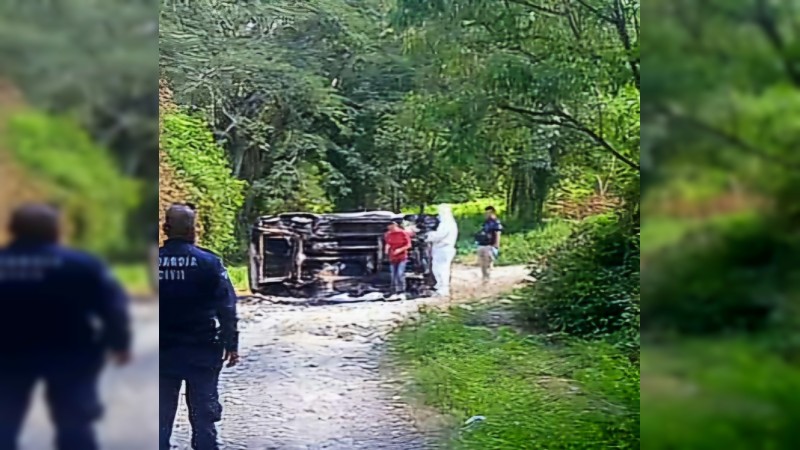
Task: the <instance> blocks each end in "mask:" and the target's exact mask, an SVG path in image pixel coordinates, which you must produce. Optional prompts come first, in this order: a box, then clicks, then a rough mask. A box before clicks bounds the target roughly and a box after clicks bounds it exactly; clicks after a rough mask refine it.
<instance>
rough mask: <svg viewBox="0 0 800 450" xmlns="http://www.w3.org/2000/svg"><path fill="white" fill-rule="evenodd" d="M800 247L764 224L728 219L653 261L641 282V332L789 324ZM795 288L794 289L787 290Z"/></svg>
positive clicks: (791, 236) (694, 234) (711, 330)
mask: <svg viewBox="0 0 800 450" xmlns="http://www.w3.org/2000/svg"><path fill="white" fill-rule="evenodd" d="M799 253H800V239H798V237H797V235H796V234H790V233H787V232H785V231H782V230H781V228H779V227H776V226H774V224H773V223H772V222H771V221H770V220H768V219H765V218H761V217H757V216H754V215H740V216H732V217H731V218H730V219H729V220H727V221H725V222H716V223H711V224H710V225H708V226H707V227H705V228H700V229H697V230H695V231H693V232H691V233H690V234H689V235H688V236H686V237H685V238H684V239H683V240H681V241H679V242H678V243H677V244H674V245H672V246H670V247H668V248H666V249H665V250H663V251H661V252H659V253H657V254H656V255H654V257H653V258H652V261H651V262H648V266H647V270H646V271H645V272H644V274H643V277H642V289H643V290H644V291H645V293H646V298H647V302H646V304H645V305H644V307H643V310H642V323H643V327H644V328H646V329H647V330H651V331H652V330H662V331H663V330H668V331H677V332H683V333H692V334H711V333H714V334H716V333H721V332H727V331H759V330H764V329H766V328H767V327H770V326H772V325H782V324H783V325H785V324H787V322H789V321H791V320H794V317H796V315H795V312H793V311H792V310H791V308H792V307H793V306H792V294H791V293H792V292H797V289H796V281H797V278H796V277H797V276H798V272H797V270H796V269H795V270H787V269H789V268H792V267H797V263H796V259H797V255H798V254H799ZM793 287H794V288H793Z"/></svg>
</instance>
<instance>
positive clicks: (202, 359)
mask: <svg viewBox="0 0 800 450" xmlns="http://www.w3.org/2000/svg"><path fill="white" fill-rule="evenodd" d="M159 360H160V365H159V416H160V417H159V450H169V448H170V438H171V437H172V428H173V425H174V422H175V413H176V411H177V409H178V400H179V396H180V390H181V385H182V384H183V383H185V384H186V405H187V407H188V409H189V423H190V424H191V426H192V448H193V449H195V450H218V449H219V446H218V445H217V427H216V422H219V421H220V420H221V419H222V405H221V404H220V403H219V392H218V390H217V385H218V383H219V373H220V370H221V369H222V348H221V347H219V346H217V345H213V346H211V345H209V346H181V347H172V348H167V349H163V348H162V349H161V350H160V355H159Z"/></svg>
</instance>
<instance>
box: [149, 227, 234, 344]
mask: <svg viewBox="0 0 800 450" xmlns="http://www.w3.org/2000/svg"><path fill="white" fill-rule="evenodd" d="M158 276H159V305H160V312H159V333H160V335H159V342H160V348H162V349H167V348H170V347H174V346H182V345H204V344H214V343H217V342H221V343H222V345H223V346H224V347H225V349H226V350H229V351H236V350H237V349H238V341H239V337H238V332H237V330H236V322H237V318H236V294H235V292H234V289H233V285H232V284H231V282H230V279H229V278H228V273H227V271H226V270H225V267H224V266H223V264H222V261H221V260H220V258H219V257H218V256H216V255H215V254H213V253H212V252H210V251H208V250H205V249H202V248H200V247H197V246H195V245H194V244H192V243H191V242H189V241H184V240H180V239H168V240H167V241H166V242H165V243H164V246H163V247H161V248H160V249H159V251H158ZM217 321H219V324H220V326H219V328H217V325H216V322H217Z"/></svg>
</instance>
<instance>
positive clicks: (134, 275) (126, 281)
mask: <svg viewBox="0 0 800 450" xmlns="http://www.w3.org/2000/svg"><path fill="white" fill-rule="evenodd" d="M111 269H112V271H113V273H114V275H115V276H116V277H117V280H119V282H120V283H121V284H122V287H123V288H125V290H126V291H127V292H128V293H129V294H130V295H150V294H151V293H152V291H151V289H150V275H149V274H148V273H147V270H148V267H147V265H146V264H117V265H114V266H112V268H111Z"/></svg>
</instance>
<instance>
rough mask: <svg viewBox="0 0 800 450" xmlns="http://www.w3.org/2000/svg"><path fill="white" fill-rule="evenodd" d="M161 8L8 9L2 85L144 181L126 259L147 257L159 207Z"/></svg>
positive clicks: (118, 3) (138, 2)
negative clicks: (74, 127) (65, 122)
mask: <svg viewBox="0 0 800 450" xmlns="http://www.w3.org/2000/svg"><path fill="white" fill-rule="evenodd" d="M154 7H155V5H154V3H153V2H152V1H151V0H109V1H102V2H99V1H90V0H88V1H87V0H63V1H58V2H39V1H36V2H27V1H19V0H15V1H5V2H1V3H0V78H3V79H5V80H9V81H11V83H12V84H13V85H14V86H16V87H18V88H19V89H21V90H22V91H23V92H24V97H25V100H26V102H29V103H30V104H31V105H32V106H34V107H35V108H37V109H39V110H42V111H47V112H50V113H53V114H56V115H68V116H70V117H72V118H74V119H75V120H76V122H77V124H78V125H79V126H81V128H82V129H84V130H85V131H87V133H88V134H89V135H90V136H91V137H92V139H93V140H94V142H95V143H96V145H98V146H100V147H102V148H104V149H107V150H108V152H107V153H108V154H109V155H110V156H111V158H112V159H113V161H114V162H115V164H116V165H117V167H118V168H119V169H118V171H119V172H120V173H121V174H122V175H124V176H125V177H128V178H135V179H138V180H141V181H142V183H141V189H140V190H139V193H138V194H137V195H138V196H139V197H140V198H141V201H140V202H139V203H138V206H137V208H136V209H135V210H130V209H126V211H127V214H128V218H127V221H128V223H130V224H131V226H129V227H127V228H126V229H124V230H123V229H117V233H120V234H119V235H118V236H119V239H120V241H125V242H128V243H130V247H131V249H130V251H126V253H128V254H126V255H124V256H125V257H126V258H133V257H141V255H143V254H144V252H145V251H144V245H143V244H144V243H145V242H151V241H152V239H153V231H152V228H153V211H154V210H155V209H156V205H157V203H158V187H157V184H158V183H157V181H158V166H157V163H156V155H157V153H156V152H157V145H156V141H157V136H158V109H157V107H156V104H155V102H154V101H153V99H154V89H155V86H156V85H157V77H158V73H157V72H156V71H154V70H153V66H152V63H153V59H154V58H156V57H157V55H158V42H157V40H156V39H157V34H158V19H157V17H155V15H154ZM32 55H35V57H32ZM105 188H106V186H105V185H103V184H97V186H96V188H95V190H98V191H102V190H103V189H105ZM95 220H97V219H95ZM123 233H124V234H123Z"/></svg>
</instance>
